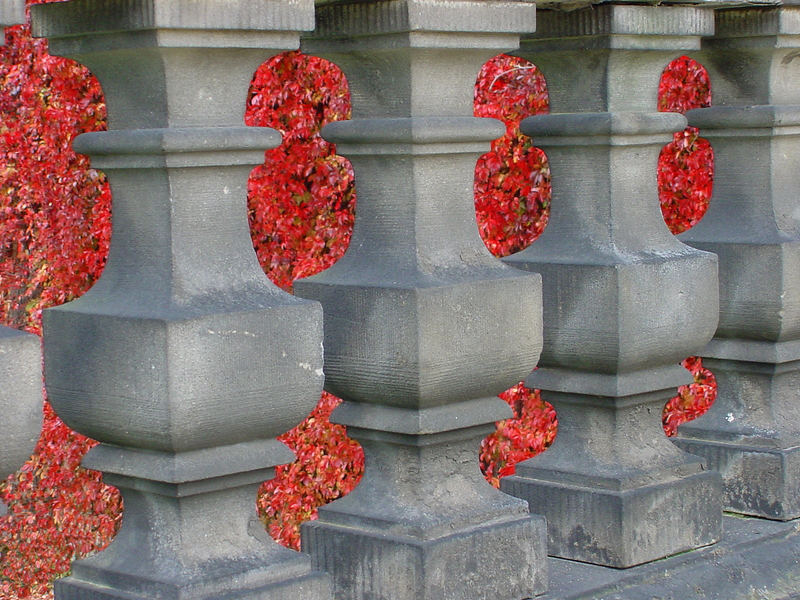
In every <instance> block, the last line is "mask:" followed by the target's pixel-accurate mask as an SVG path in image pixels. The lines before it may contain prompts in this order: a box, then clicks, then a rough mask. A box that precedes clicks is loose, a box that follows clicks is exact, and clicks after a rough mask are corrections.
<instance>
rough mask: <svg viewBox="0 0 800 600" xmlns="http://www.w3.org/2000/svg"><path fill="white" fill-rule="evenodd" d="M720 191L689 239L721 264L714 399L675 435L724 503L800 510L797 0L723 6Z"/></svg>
mask: <svg viewBox="0 0 800 600" xmlns="http://www.w3.org/2000/svg"><path fill="white" fill-rule="evenodd" d="M703 50H704V51H703V53H702V55H701V58H702V59H703V62H704V64H705V65H706V67H707V68H708V70H709V75H710V78H711V85H712V93H713V101H714V106H713V107H711V108H704V109H698V110H693V111H690V112H689V113H688V115H687V116H688V117H689V122H690V124H692V125H695V126H697V127H699V128H700V129H701V132H700V133H701V135H702V136H703V137H705V138H707V139H708V140H709V141H710V142H711V144H712V146H713V148H714V165H715V173H714V195H713V198H712V199H711V204H710V206H709V210H708V212H707V213H706V215H705V217H703V220H702V221H700V223H699V224H698V225H697V226H695V227H694V228H693V229H691V230H690V231H688V232H686V233H684V234H682V235H681V239H682V240H683V241H685V242H687V243H689V244H691V245H692V246H695V247H697V248H701V249H703V250H710V251H712V252H715V253H716V254H717V255H719V261H720V263H719V264H720V322H719V328H718V329H717V332H716V334H715V336H714V339H713V340H712V341H711V343H710V344H709V345H708V346H707V347H706V348H705V350H703V351H702V353H701V354H702V356H703V364H704V365H705V366H707V367H708V368H709V369H711V371H712V372H713V373H714V375H715V376H716V378H717V385H718V393H717V400H716V402H715V403H714V405H713V406H712V407H711V410H709V412H708V413H707V414H706V415H704V416H703V417H701V418H699V419H697V420H696V421H693V422H691V423H688V424H686V425H684V426H683V427H681V428H680V430H679V438H678V440H677V443H678V444H679V445H680V446H681V447H682V448H685V449H686V450H688V451H690V452H693V453H695V454H697V455H699V456H703V457H704V458H705V459H706V460H708V463H709V466H710V467H712V468H715V469H718V470H719V471H720V472H721V473H722V476H723V479H724V489H725V494H724V495H725V506H726V508H727V509H729V510H732V511H736V512H741V513H746V514H751V515H758V516H761V517H767V518H771V519H781V520H788V519H794V518H797V517H800V182H799V181H798V173H800V66H799V65H800V63H798V61H797V54H798V50H800V7H797V6H783V7H779V8H778V7H772V8H736V9H726V10H720V11H718V12H717V31H716V34H715V35H714V37H712V38H708V39H707V40H705V41H704V42H703Z"/></svg>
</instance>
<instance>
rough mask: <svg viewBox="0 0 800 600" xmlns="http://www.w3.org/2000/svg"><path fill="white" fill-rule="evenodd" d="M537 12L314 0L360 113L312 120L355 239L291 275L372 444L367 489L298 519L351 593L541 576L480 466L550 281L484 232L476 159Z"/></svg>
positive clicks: (415, 597)
mask: <svg viewBox="0 0 800 600" xmlns="http://www.w3.org/2000/svg"><path fill="white" fill-rule="evenodd" d="M534 19H535V10H534V6H533V3H532V2H527V1H521V2H516V1H507V0H502V1H499V0H498V1H495V0H491V1H485V0H455V1H452V2H441V1H439V0H384V1H377V2H362V1H354V0H348V1H334V2H317V29H316V31H315V33H314V34H313V36H311V37H309V38H308V39H307V40H306V41H304V51H306V52H308V53H312V54H316V55H321V56H325V57H326V58H329V59H330V60H332V61H333V62H335V63H336V64H338V65H339V66H340V67H341V68H342V69H343V71H344V73H345V75H346V76H347V79H348V82H349V85H350V90H351V94H352V100H353V120H352V121H346V122H339V123H333V124H330V125H328V126H327V127H326V128H325V130H324V131H323V136H324V137H325V138H326V139H327V140H329V141H331V142H335V143H336V144H337V148H338V152H339V153H341V154H342V155H344V156H346V157H348V158H349V159H350V160H351V161H352V164H353V168H354V170H355V175H356V188H357V191H358V209H357V213H356V223H355V230H354V232H353V237H352V240H351V242H350V247H349V249H348V251H347V253H346V254H345V255H344V257H343V258H342V259H341V260H340V261H339V262H337V263H336V264H335V265H334V266H333V267H331V268H330V269H328V270H327V271H325V272H323V273H321V274H320V275H317V276H314V277H311V278H309V279H306V280H301V281H298V282H297V283H296V285H295V291H296V293H297V294H299V295H301V296H303V297H307V298H313V299H316V300H319V301H320V302H321V303H322V305H323V308H324V311H325V373H326V388H327V389H328V390H329V391H331V392H332V393H334V394H336V395H338V396H341V397H342V398H343V399H344V402H343V404H342V405H341V406H340V407H338V408H337V409H336V411H335V412H334V413H333V418H332V420H333V421H335V422H337V423H342V424H344V425H347V426H348V433H349V434H350V435H351V436H353V437H354V438H355V439H357V440H358V441H359V442H360V443H361V444H362V445H363V447H364V451H365V454H366V470H365V473H364V478H363V480H362V481H361V483H360V485H359V486H358V487H357V488H356V489H355V490H354V491H353V492H352V493H351V494H350V495H348V496H346V497H345V498H342V499H339V500H337V501H335V502H333V503H332V504H330V505H328V506H325V507H323V508H321V509H320V513H319V520H318V521H314V522H310V523H307V524H305V525H304V529H303V548H304V550H305V551H307V552H310V553H311V556H312V559H313V564H314V566H315V567H319V568H322V569H325V570H327V571H329V572H330V573H331V574H332V576H333V580H334V594H335V596H336V597H337V598H341V599H342V600H349V599H359V600H368V599H370V600H372V599H376V598H391V599H392V600H456V599H458V600H468V599H469V600H471V599H476V600H477V599H479V598H509V599H510V598H515V599H518V598H523V597H530V596H533V595H535V594H537V593H540V592H542V591H543V590H544V589H545V584H546V581H545V580H546V575H545V532H544V522H543V520H542V519H541V517H538V516H532V515H530V514H529V511H528V506H527V504H526V503H525V502H523V501H521V500H519V499H517V498H513V497H511V496H508V495H506V494H503V493H502V492H500V491H498V490H496V489H494V488H492V487H491V486H490V485H489V484H488V483H487V482H486V481H485V480H484V478H483V476H482V475H481V473H480V470H479V468H478V459H477V453H478V447H479V442H480V440H481V438H482V437H483V436H485V435H486V434H487V433H489V432H490V431H492V429H493V422H494V421H496V420H499V419H503V418H507V417H509V416H510V415H511V411H510V410H509V407H508V406H507V405H506V404H505V403H504V402H503V401H502V400H500V399H498V398H497V397H496V394H498V393H499V392H502V391H503V390H504V389H506V388H508V387H509V386H510V385H513V384H514V383H515V382H517V381H519V380H520V379H521V378H523V377H525V375H527V374H528V373H529V372H530V369H531V368H532V367H533V366H534V365H535V364H536V361H537V358H538V356H539V352H540V350H541V337H540V332H541V304H540V300H541V298H540V291H541V285H540V278H539V276H538V275H534V274H526V273H522V272H520V271H518V270H516V269H512V268H510V267H507V266H505V265H503V264H502V263H501V262H500V261H498V260H496V259H495V258H494V257H492V256H491V254H489V252H488V251H487V250H486V248H485V246H484V245H483V243H482V242H481V240H480V237H479V235H478V230H477V226H476V222H475V210H474V200H473V191H472V188H473V179H474V170H475V164H476V160H477V158H478V157H479V156H480V155H481V154H482V153H484V152H486V151H488V150H489V147H490V146H489V142H490V140H492V139H494V138H497V137H500V136H501V135H502V134H503V132H504V128H503V125H502V124H501V123H500V122H498V121H495V120H490V119H479V118H475V117H473V116H472V113H473V106H472V102H473V90H474V84H475V81H476V78H477V75H478V71H479V70H480V67H481V65H482V64H483V63H484V62H485V61H486V60H488V59H490V58H491V57H493V56H495V55H497V54H499V53H501V52H502V51H504V50H508V49H512V48H515V47H516V46H517V44H518V41H519V37H518V32H524V31H532V30H533V29H534V25H535V21H534Z"/></svg>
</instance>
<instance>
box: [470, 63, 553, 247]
mask: <svg viewBox="0 0 800 600" xmlns="http://www.w3.org/2000/svg"><path fill="white" fill-rule="evenodd" d="M547 111H548V99H547V87H546V85H545V81H544V77H543V76H542V74H541V73H540V72H539V70H538V69H537V68H536V67H535V66H534V65H532V64H531V63H529V62H528V61H526V60H523V59H521V58H515V57H511V56H506V55H501V56H498V57H496V58H494V59H492V60H490V61H489V62H488V63H486V64H485V65H484V66H483V68H482V69H481V72H480V74H479V75H478V82H477V84H476V86H475V116H476V117H491V118H495V119H500V120H502V121H504V122H505V124H506V135H505V136H503V137H502V138H500V139H498V140H496V141H494V142H492V149H491V151H490V152H489V153H487V154H484V155H483V156H482V157H481V158H480V159H479V160H478V164H477V165H476V167H475V213H476V217H477V219H478V231H479V232H480V234H481V238H483V242H484V244H486V247H487V248H488V249H489V251H490V252H491V253H492V254H494V255H495V256H508V255H509V254H513V253H515V252H519V251H520V250H522V249H524V248H526V247H527V246H528V245H530V243H531V242H532V241H533V240H535V239H536V238H537V237H539V235H541V233H542V231H544V228H545V226H546V225H547V218H548V216H549V214H550V167H549V165H548V164H547V157H545V155H544V152H542V151H541V150H539V149H538V148H534V146H533V142H532V140H531V139H530V138H529V137H526V136H523V135H522V134H521V133H520V131H519V124H520V122H521V121H522V119H524V118H525V117H528V116H531V115H535V114H539V113H544V112H547Z"/></svg>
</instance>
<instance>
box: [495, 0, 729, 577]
mask: <svg viewBox="0 0 800 600" xmlns="http://www.w3.org/2000/svg"><path fill="white" fill-rule="evenodd" d="M710 19H711V15H710V14H709V13H706V12H703V11H702V10H700V9H697V8H693V7H660V6H659V7H655V6H634V5H617V4H603V5H600V6H592V7H586V8H583V9H580V10H576V11H574V12H560V11H556V10H547V11H540V12H539V21H538V30H537V33H536V34H535V35H534V36H531V37H529V38H526V39H525V40H524V42H523V50H522V51H521V54H522V55H523V56H524V57H525V58H527V59H529V60H531V61H532V62H533V63H534V64H536V65H537V66H538V67H539V68H540V69H541V70H542V72H543V74H544V76H545V77H546V79H547V84H548V90H549V91H550V102H551V108H552V110H553V111H555V112H558V111H569V112H564V113H562V114H550V115H542V116H536V117H530V118H528V119H526V120H525V121H523V124H522V131H523V132H524V133H526V134H527V135H531V136H533V138H534V143H535V144H536V145H537V146H538V147H541V148H542V149H543V150H544V151H545V153H546V154H547V156H548V159H549V161H550V168H551V173H552V182H553V199H552V208H551V211H552V212H551V214H550V222H549V224H548V226H547V229H545V231H544V233H543V234H542V236H541V237H540V238H539V239H538V240H537V241H536V242H534V243H533V244H532V245H531V246H530V247H529V248H527V249H526V250H524V251H522V252H520V253H518V254H516V255H514V256H511V257H509V258H507V259H505V260H506V262H507V263H508V264H510V265H513V266H515V267H518V268H520V269H525V270H530V271H535V272H540V273H541V274H542V279H543V297H544V300H543V301H544V349H543V351H542V359H541V363H540V368H539V369H538V370H537V371H534V372H533V373H532V374H531V376H530V377H528V379H527V384H528V385H529V386H530V387H535V388H540V389H542V390H543V396H544V397H545V398H546V399H547V400H549V401H550V402H552V403H553V405H554V406H555V408H556V411H557V413H558V423H559V430H558V436H557V438H556V440H555V442H554V444H553V446H552V447H551V448H550V449H549V450H548V451H547V452H545V453H543V454H541V455H539V456H537V457H534V458H532V459H530V460H528V461H526V462H524V463H522V464H520V465H518V466H517V474H516V475H515V476H511V477H507V478H505V479H503V481H502V484H501V487H502V489H503V490H505V491H507V492H509V493H511V494H514V495H515V496H519V497H521V498H525V499H526V500H528V502H529V504H530V506H531V509H532V510H536V511H539V512H542V513H543V514H544V515H545V517H546V519H547V525H548V536H549V552H550V554H552V555H555V556H559V557H564V558H570V559H575V560H580V561H584V562H590V563H595V564H601V565H607V566H612V567H630V566H633V565H636V564H639V563H643V562H646V561H650V560H654V559H657V558H661V557H664V556H667V555H670V554H674V553H677V552H680V551H683V550H687V549H691V548H696V547H699V546H703V545H706V544H711V543H713V542H715V541H716V540H717V539H719V536H720V528H721V517H722V512H721V503H720V492H721V481H720V477H719V475H718V474H717V473H714V472H711V471H708V470H706V468H705V466H704V465H703V463H702V461H701V460H700V459H698V458H697V457H694V456H690V455H688V454H686V453H684V452H682V451H680V450H678V449H677V448H676V447H675V446H674V445H673V444H672V443H670V441H669V440H668V439H667V437H666V436H665V435H664V431H663V429H662V427H661V411H662V408H663V406H664V403H665V402H666V401H667V399H668V398H669V397H670V396H672V395H673V394H674V393H675V388H676V386H678V385H679V384H682V383H686V382H687V381H688V379H689V375H688V373H687V372H686V371H685V370H684V369H682V368H681V367H680V366H679V364H678V363H679V361H681V360H682V359H683V358H685V357H686V356H689V355H691V354H692V353H695V352H697V351H698V350H699V349H701V348H702V347H703V346H704V345H705V343H706V342H707V341H708V340H709V339H710V338H711V336H712V335H713V332H714V329H715V327H716V324H717V316H718V294H717V264H716V257H715V256H714V255H712V254H709V253H706V252H700V251H698V250H695V249H694V248H691V247H689V246H686V245H684V244H682V243H681V242H679V241H678V240H676V239H675V238H674V237H673V236H672V235H671V234H670V232H669V230H668V229H667V227H666V225H665V224H664V221H663V218H662V216H661V213H660V210H659V205H658V193H657V189H656V165H657V160H658V155H659V152H660V150H661V148H662V147H663V146H664V145H665V144H667V143H668V142H670V141H671V139H672V133H673V132H674V131H679V130H681V129H683V128H684V127H685V125H686V119H685V118H684V117H683V116H682V115H678V114H672V113H657V112H655V107H656V96H657V89H658V81H659V78H660V76H661V73H662V70H663V69H664V67H665V66H666V65H667V64H668V62H669V60H670V59H671V58H673V57H674V56H675V55H676V54H677V53H678V52H680V51H681V50H683V49H690V48H692V47H693V46H696V45H698V44H699V35H700V34H702V33H710V32H711V25H712V23H711V21H710Z"/></svg>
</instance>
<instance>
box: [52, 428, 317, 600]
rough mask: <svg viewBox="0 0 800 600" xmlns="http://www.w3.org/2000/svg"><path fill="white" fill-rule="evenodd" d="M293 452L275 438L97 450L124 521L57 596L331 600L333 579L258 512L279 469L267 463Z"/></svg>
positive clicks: (94, 464) (76, 599) (73, 599)
mask: <svg viewBox="0 0 800 600" xmlns="http://www.w3.org/2000/svg"><path fill="white" fill-rule="evenodd" d="M215 450H216V452H215ZM292 457H293V455H292V453H291V452H290V451H289V450H288V449H286V447H285V446H283V445H282V444H280V443H279V442H276V441H275V440H261V441H259V442H251V443H245V444H237V445H234V446H231V447H226V448H216V449H211V450H198V451H194V452H186V453H182V454H178V455H167V454H163V453H157V452H147V451H141V450H131V449H127V448H119V447H113V446H108V445H100V446H97V447H95V448H94V449H92V450H91V451H90V454H88V455H87V457H86V459H84V465H85V466H87V467H89V468H98V467H101V468H102V470H103V471H104V479H105V481H106V483H109V484H111V485H115V486H117V487H119V488H120V491H121V492H122V496H123V500H124V502H125V512H124V517H123V523H122V527H121V529H120V531H119V534H118V535H117V537H116V538H115V539H114V541H113V542H112V543H111V545H110V546H109V547H108V548H107V549H106V550H105V551H103V552H101V553H98V554H96V555H94V556H91V557H89V558H87V559H84V560H80V561H77V562H76V563H74V565H73V569H72V574H71V576H70V577H67V578H65V579H61V580H59V581H57V582H56V583H55V597H56V598H58V600H122V599H125V600H134V599H136V600H223V599H224V600H234V599H235V600H257V599H258V600H297V599H298V598H302V599H303V600H330V598H331V593H330V580H329V578H328V577H327V576H326V575H325V574H323V573H320V572H317V571H313V570H312V568H311V561H310V560H309V558H308V557H307V556H306V555H304V554H302V553H299V552H295V551H292V550H289V549H287V548H284V547H282V546H280V545H278V544H277V543H276V542H275V541H274V540H272V539H271V538H270V537H269V536H268V535H267V533H266V532H265V531H264V527H263V525H262V524H261V523H260V522H259V521H258V519H257V518H256V515H255V510H254V509H255V500H256V492H257V489H258V486H259V484H260V483H261V482H262V481H264V480H266V479H269V478H271V477H273V476H274V469H273V468H272V467H271V466H265V465H275V464H281V463H283V462H286V461H288V460H292ZM248 462H249V463H250V464H249V465H248V464H246V463H248ZM247 467H250V468H247ZM232 471H233V472H232ZM145 472H147V473H149V475H147V476H145Z"/></svg>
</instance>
